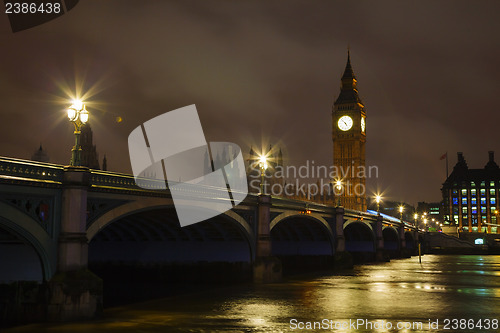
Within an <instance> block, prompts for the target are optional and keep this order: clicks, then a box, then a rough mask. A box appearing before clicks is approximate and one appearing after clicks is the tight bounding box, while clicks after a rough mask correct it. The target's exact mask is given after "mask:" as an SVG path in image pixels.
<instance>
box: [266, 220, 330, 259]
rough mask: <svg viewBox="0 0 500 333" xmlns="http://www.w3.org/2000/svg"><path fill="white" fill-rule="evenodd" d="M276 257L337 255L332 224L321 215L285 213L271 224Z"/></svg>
mask: <svg viewBox="0 0 500 333" xmlns="http://www.w3.org/2000/svg"><path fill="white" fill-rule="evenodd" d="M270 234H271V239H272V243H273V246H272V249H273V254H274V255H328V256H331V255H333V254H334V253H335V237H334V233H333V230H332V228H331V227H330V224H329V223H328V222H327V221H326V220H325V219H324V218H323V217H322V216H321V215H319V214H315V213H311V214H298V213H297V212H294V211H288V212H283V213H281V214H280V215H278V216H276V217H275V218H274V219H273V220H272V221H271V223H270Z"/></svg>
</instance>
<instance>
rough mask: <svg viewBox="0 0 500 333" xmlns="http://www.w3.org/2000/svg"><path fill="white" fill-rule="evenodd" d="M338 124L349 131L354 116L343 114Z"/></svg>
mask: <svg viewBox="0 0 500 333" xmlns="http://www.w3.org/2000/svg"><path fill="white" fill-rule="evenodd" d="M337 125H338V126H339V128H340V129H341V130H342V131H348V130H350V129H351V127H352V118H351V117H349V116H342V117H340V119H339V122H338V123H337Z"/></svg>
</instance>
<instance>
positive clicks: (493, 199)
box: [490, 197, 497, 208]
mask: <svg viewBox="0 0 500 333" xmlns="http://www.w3.org/2000/svg"><path fill="white" fill-rule="evenodd" d="M496 203H497V199H496V198H495V197H491V198H490V204H492V205H494V204H496ZM491 208H493V207H491Z"/></svg>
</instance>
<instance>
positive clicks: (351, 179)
mask: <svg viewBox="0 0 500 333" xmlns="http://www.w3.org/2000/svg"><path fill="white" fill-rule="evenodd" d="M340 82H341V86H340V94H339V96H338V97H337V99H336V100H335V103H334V104H333V110H332V139H333V167H334V172H335V173H336V176H337V178H338V179H334V181H337V180H341V182H342V189H341V190H340V193H338V192H339V191H336V194H337V195H339V196H340V203H341V205H343V206H344V207H345V208H349V209H355V210H359V211H366V208H367V207H366V183H365V179H366V167H365V142H366V112H365V106H364V104H363V102H362V101H361V98H360V97H359V95H358V88H357V79H356V76H355V75H354V71H353V70H352V66H351V57H350V52H349V50H348V51H347V64H346V66H345V70H344V74H343V75H342V78H341V79H340Z"/></svg>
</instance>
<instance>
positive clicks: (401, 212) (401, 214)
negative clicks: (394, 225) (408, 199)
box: [399, 205, 405, 222]
mask: <svg viewBox="0 0 500 333" xmlns="http://www.w3.org/2000/svg"><path fill="white" fill-rule="evenodd" d="M404 210H405V207H404V206H403V205H401V206H399V217H400V219H401V222H403V211H404Z"/></svg>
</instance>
